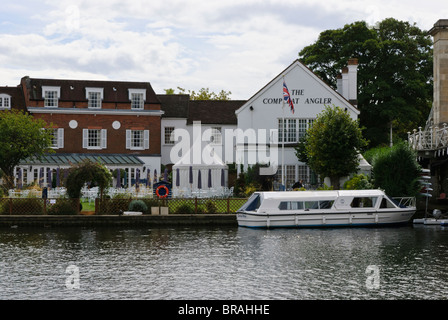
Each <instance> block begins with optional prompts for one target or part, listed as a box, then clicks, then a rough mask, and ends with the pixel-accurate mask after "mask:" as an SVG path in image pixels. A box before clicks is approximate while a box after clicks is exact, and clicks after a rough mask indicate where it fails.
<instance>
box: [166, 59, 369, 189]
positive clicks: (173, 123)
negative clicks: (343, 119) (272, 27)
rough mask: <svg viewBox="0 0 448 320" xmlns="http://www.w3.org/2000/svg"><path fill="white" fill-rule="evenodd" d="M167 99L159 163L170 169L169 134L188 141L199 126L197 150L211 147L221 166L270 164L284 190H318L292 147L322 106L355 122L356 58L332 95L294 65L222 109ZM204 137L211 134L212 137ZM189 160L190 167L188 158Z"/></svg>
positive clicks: (304, 69) (315, 180)
mask: <svg viewBox="0 0 448 320" xmlns="http://www.w3.org/2000/svg"><path fill="white" fill-rule="evenodd" d="M283 81H284V82H285V83H286V85H287V87H288V89H289V93H290V95H291V97H292V101H293V104H294V113H293V112H291V110H290V107H289V106H288V105H287V104H285V105H284V104H283ZM159 98H160V96H159ZM164 99H168V98H167V97H166V96H165V98H164ZM170 99H177V102H175V101H173V100H171V107H170V108H171V109H170V110H167V107H166V106H167V104H166V103H164V102H163V100H162V99H161V101H162V108H163V109H164V111H165V115H164V116H163V117H162V124H161V128H162V148H161V149H162V150H161V156H162V164H165V165H167V164H175V163H174V162H175V161H172V160H173V159H172V155H171V152H172V150H173V147H174V145H175V142H174V141H170V131H171V130H173V129H174V128H176V129H177V128H182V129H184V130H185V131H186V132H189V133H190V134H191V135H192V137H191V138H192V139H191V140H190V141H191V142H193V131H194V130H193V128H194V126H195V125H196V126H198V125H199V124H200V130H202V131H201V134H202V139H201V142H200V143H201V144H200V146H201V147H200V149H201V150H204V148H205V147H206V146H207V147H208V148H210V147H211V148H212V149H213V151H214V152H215V154H216V155H218V156H219V157H220V158H221V159H222V162H223V163H236V164H238V166H237V169H238V172H239V171H240V166H241V165H242V167H243V170H246V169H247V168H248V166H250V165H253V164H255V163H263V164H271V165H272V168H274V167H275V164H277V165H278V168H277V169H278V170H277V180H278V182H281V181H282V168H284V172H285V175H284V176H283V182H284V184H285V185H286V187H287V188H290V187H291V186H292V185H293V184H294V183H295V182H296V181H299V180H303V182H304V183H306V184H309V185H317V184H318V183H319V182H323V181H319V179H318V177H317V176H316V175H315V174H313V173H312V172H311V170H310V169H309V167H308V166H307V165H306V164H304V163H301V162H299V161H298V159H297V157H296V155H295V149H294V147H296V146H297V143H298V142H299V140H300V138H301V137H302V136H303V134H304V133H305V131H306V130H307V129H308V128H309V126H310V125H311V124H312V122H313V120H314V119H316V117H317V115H318V114H319V113H321V112H322V111H323V110H324V109H325V107H326V106H333V105H335V106H338V107H341V108H342V109H345V110H347V111H348V113H349V114H350V116H351V118H352V119H357V118H358V115H359V113H360V112H359V110H358V109H357V107H356V104H357V59H350V60H349V61H348V66H347V67H346V68H344V69H343V70H342V74H341V77H340V79H338V90H337V91H335V90H333V89H332V88H331V87H329V86H328V85H327V84H326V83H324V82H323V81H322V80H321V79H320V78H319V77H318V76H317V75H316V74H314V73H313V72H312V71H311V70H309V69H308V68H307V67H306V66H304V65H303V64H302V63H301V62H300V61H298V60H295V61H294V62H293V63H292V64H291V65H289V66H288V67H287V68H286V69H285V70H283V71H282V72H281V73H280V74H278V76H276V77H275V78H274V79H272V80H271V81H270V82H269V83H267V84H266V85H265V86H264V87H263V88H261V89H260V90H259V91H258V92H257V93H255V94H254V95H253V96H252V97H251V98H250V99H249V100H247V101H228V102H222V104H221V105H219V103H218V104H215V103H217V102H216V101H215V102H213V104H211V105H210V106H209V108H208V109H204V108H202V109H201V107H199V104H198V103H199V102H193V101H190V102H188V101H185V99H182V98H181V97H177V98H174V97H172V98H170ZM189 104H190V105H189ZM192 104H195V105H194V106H192ZM202 104H204V102H203V103H202ZM283 106H284V107H283ZM205 132H212V136H213V138H211V137H210V135H207V134H205ZM238 132H239V134H238ZM176 143H177V141H176ZM196 150H199V149H196ZM196 153H197V152H196ZM170 155H171V156H170ZM190 155H194V152H190ZM177 159H179V157H177ZM190 161H191V163H193V159H192V157H191V158H190ZM193 164H197V165H200V163H193ZM362 165H364V166H365V168H361V169H367V170H369V167H370V166H369V165H368V164H367V163H365V162H364V161H363V162H362ZM327 184H328V183H327Z"/></svg>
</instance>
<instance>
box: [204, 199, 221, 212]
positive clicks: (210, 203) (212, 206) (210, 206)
mask: <svg viewBox="0 0 448 320" xmlns="http://www.w3.org/2000/svg"><path fill="white" fill-rule="evenodd" d="M205 208H206V210H207V213H216V211H218V209H217V208H216V205H215V203H214V202H213V201H212V200H208V201H207V202H206V204H205Z"/></svg>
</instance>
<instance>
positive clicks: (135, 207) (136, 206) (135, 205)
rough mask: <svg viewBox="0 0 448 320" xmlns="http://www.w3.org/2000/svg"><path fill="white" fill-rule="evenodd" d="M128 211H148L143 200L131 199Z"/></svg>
mask: <svg viewBox="0 0 448 320" xmlns="http://www.w3.org/2000/svg"><path fill="white" fill-rule="evenodd" d="M129 211H138V212H143V213H147V212H148V206H147V205H146V203H145V202H144V201H143V200H132V201H131V202H130V203H129Z"/></svg>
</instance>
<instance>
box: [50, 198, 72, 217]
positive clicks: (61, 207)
mask: <svg viewBox="0 0 448 320" xmlns="http://www.w3.org/2000/svg"><path fill="white" fill-rule="evenodd" d="M75 206H76V203H75V202H74V201H72V199H58V200H56V203H55V204H53V205H52V206H51V207H49V208H48V211H47V212H48V214H54V215H75V214H77V210H76V207H75Z"/></svg>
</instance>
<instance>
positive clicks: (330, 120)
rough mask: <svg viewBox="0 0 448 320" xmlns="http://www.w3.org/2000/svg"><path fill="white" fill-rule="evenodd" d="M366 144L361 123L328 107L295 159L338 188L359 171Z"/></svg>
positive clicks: (301, 145) (339, 109)
mask: <svg viewBox="0 0 448 320" xmlns="http://www.w3.org/2000/svg"><path fill="white" fill-rule="evenodd" d="M366 145H367V141H366V140H365V139H364V138H363V137H362V131H361V129H360V127H359V122H358V121H357V120H353V119H351V118H350V115H349V114H348V112H347V111H345V110H342V109H341V108H340V107H336V106H333V108H331V107H328V106H327V107H326V108H325V110H324V111H323V112H322V113H320V114H319V115H318V116H317V118H316V120H315V121H314V122H313V125H312V127H311V128H309V129H308V130H307V131H306V134H305V137H304V138H302V139H301V141H300V143H299V145H298V147H296V156H297V157H298V158H299V160H300V161H302V162H305V163H307V164H308V166H309V167H310V168H311V169H312V170H313V171H314V172H316V173H317V174H319V175H320V176H323V177H329V178H330V180H331V184H332V186H333V188H334V189H339V187H340V186H339V179H340V178H341V177H344V176H348V175H350V174H351V173H353V172H356V171H357V170H358V166H359V151H360V150H362V149H363V148H364V147H365V146H366Z"/></svg>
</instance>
